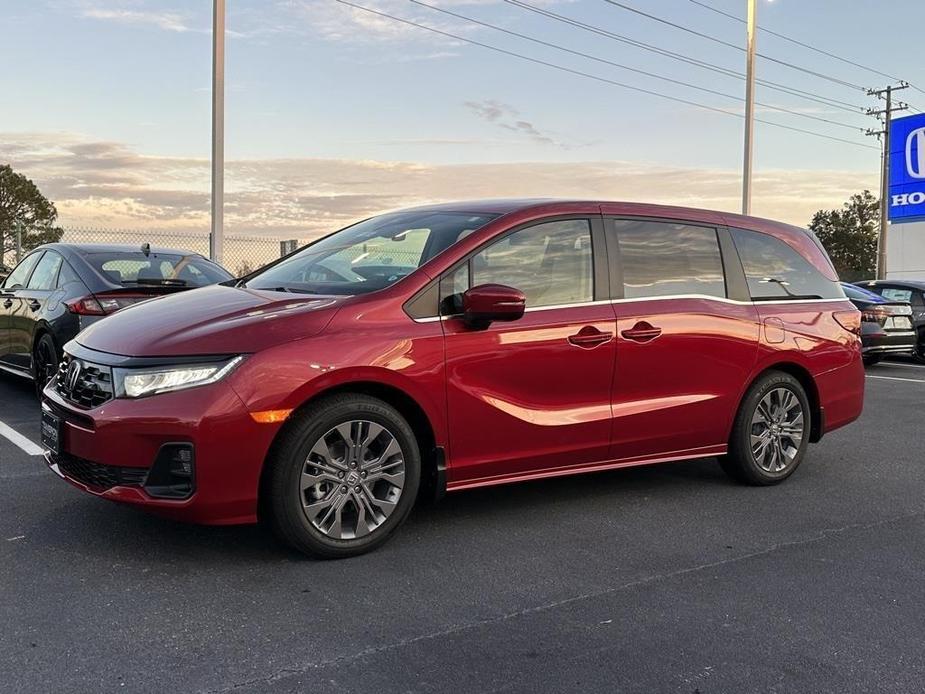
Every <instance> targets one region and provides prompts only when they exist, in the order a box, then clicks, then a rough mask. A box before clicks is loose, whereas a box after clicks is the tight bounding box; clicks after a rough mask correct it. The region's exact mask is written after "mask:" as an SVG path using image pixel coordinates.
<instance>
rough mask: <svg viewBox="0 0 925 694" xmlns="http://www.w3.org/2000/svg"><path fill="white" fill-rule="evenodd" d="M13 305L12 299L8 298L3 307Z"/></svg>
mask: <svg viewBox="0 0 925 694" xmlns="http://www.w3.org/2000/svg"><path fill="white" fill-rule="evenodd" d="M12 305H13V300H12V299H7V300H6V301H4V302H3V308H9V307H10V306H12Z"/></svg>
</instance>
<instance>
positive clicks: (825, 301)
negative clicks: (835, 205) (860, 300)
mask: <svg viewBox="0 0 925 694" xmlns="http://www.w3.org/2000/svg"><path fill="white" fill-rule="evenodd" d="M672 299H699V300H705V301H717V302H719V303H721V304H735V305H737V306H767V305H783V304H831V303H843V302H846V301H848V299H847V297H845V298H834V299H770V300H767V301H762V300H758V301H755V300H752V301H740V300H738V299H727V298H726V297H721V296H712V295H710V294H665V295H664V296H641V297H636V298H633V299H602V300H601V301H585V302H583V303H579V304H557V305H555V306H534V307H533V308H527V309H525V310H524V313H532V312H534V311H550V310H553V309H560V308H583V307H585V306H600V305H603V304H628V303H638V302H640V301H666V300H672ZM461 315H462V314H461V313H456V314H453V315H452V316H431V317H428V318H412V319H411V320H413V321H414V322H415V323H436V322H439V321H444V320H447V319H449V318H458V317H459V316H461Z"/></svg>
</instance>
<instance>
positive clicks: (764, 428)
mask: <svg viewBox="0 0 925 694" xmlns="http://www.w3.org/2000/svg"><path fill="white" fill-rule="evenodd" d="M804 422H805V418H804V416H803V406H802V405H801V404H800V399H799V398H798V397H797V396H796V395H795V394H794V392H793V391H791V390H790V389H789V388H773V389H772V390H769V391H768V392H767V393H765V395H764V397H762V398H761V400H759V401H758V406H757V407H756V408H755V413H754V414H753V415H752V427H751V437H750V442H751V449H752V455H753V456H754V458H755V462H756V463H757V464H758V467H760V468H761V469H762V470H764V471H765V472H769V473H771V474H779V473H781V472H783V471H784V470H786V469H787V467H788V466H789V465H790V464H791V463H792V462H793V461H794V459H795V458H796V456H797V453H798V452H799V450H800V443H801V442H802V440H803V435H804V428H805V424H804Z"/></svg>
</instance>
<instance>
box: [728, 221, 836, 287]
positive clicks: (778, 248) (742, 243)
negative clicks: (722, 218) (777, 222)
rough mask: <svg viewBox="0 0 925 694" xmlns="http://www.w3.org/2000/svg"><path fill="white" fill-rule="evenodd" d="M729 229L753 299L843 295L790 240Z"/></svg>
mask: <svg viewBox="0 0 925 694" xmlns="http://www.w3.org/2000/svg"><path fill="white" fill-rule="evenodd" d="M730 231H731V232H732V238H733V241H734V242H735V246H736V250H737V251H738V253H739V258H740V259H741V260H742V267H743V269H744V270H745V279H746V280H747V281H748V289H749V292H750V293H751V296H752V299H754V300H755V301H762V300H764V301H767V300H773V299H840V298H842V297H844V295H845V294H844V291H842V288H841V286H840V285H839V284H838V282H835V281H834V280H830V279H828V278H826V277H825V276H823V274H822V273H821V272H819V270H817V269H816V267H815V266H814V265H813V264H812V263H810V262H809V261H808V260H807V259H806V258H804V257H803V256H802V255H800V254H799V253H798V252H797V251H796V250H795V249H794V248H792V247H791V246H790V245H789V244H787V243H784V242H783V241H781V240H780V239H778V238H775V237H774V236H770V235H768V234H762V233H761V232H757V231H746V230H744V229H731V230H730Z"/></svg>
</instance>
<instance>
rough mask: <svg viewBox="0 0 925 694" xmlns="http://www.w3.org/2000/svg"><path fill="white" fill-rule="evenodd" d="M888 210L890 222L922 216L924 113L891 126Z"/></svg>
mask: <svg viewBox="0 0 925 694" xmlns="http://www.w3.org/2000/svg"><path fill="white" fill-rule="evenodd" d="M889 210H890V214H889V218H890V221H892V222H893V223H898V222H911V221H913V220H920V219H925V113H920V114H918V115H916V116H908V117H906V118H897V119H896V120H894V121H893V124H892V127H891V128H890V205H889Z"/></svg>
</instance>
